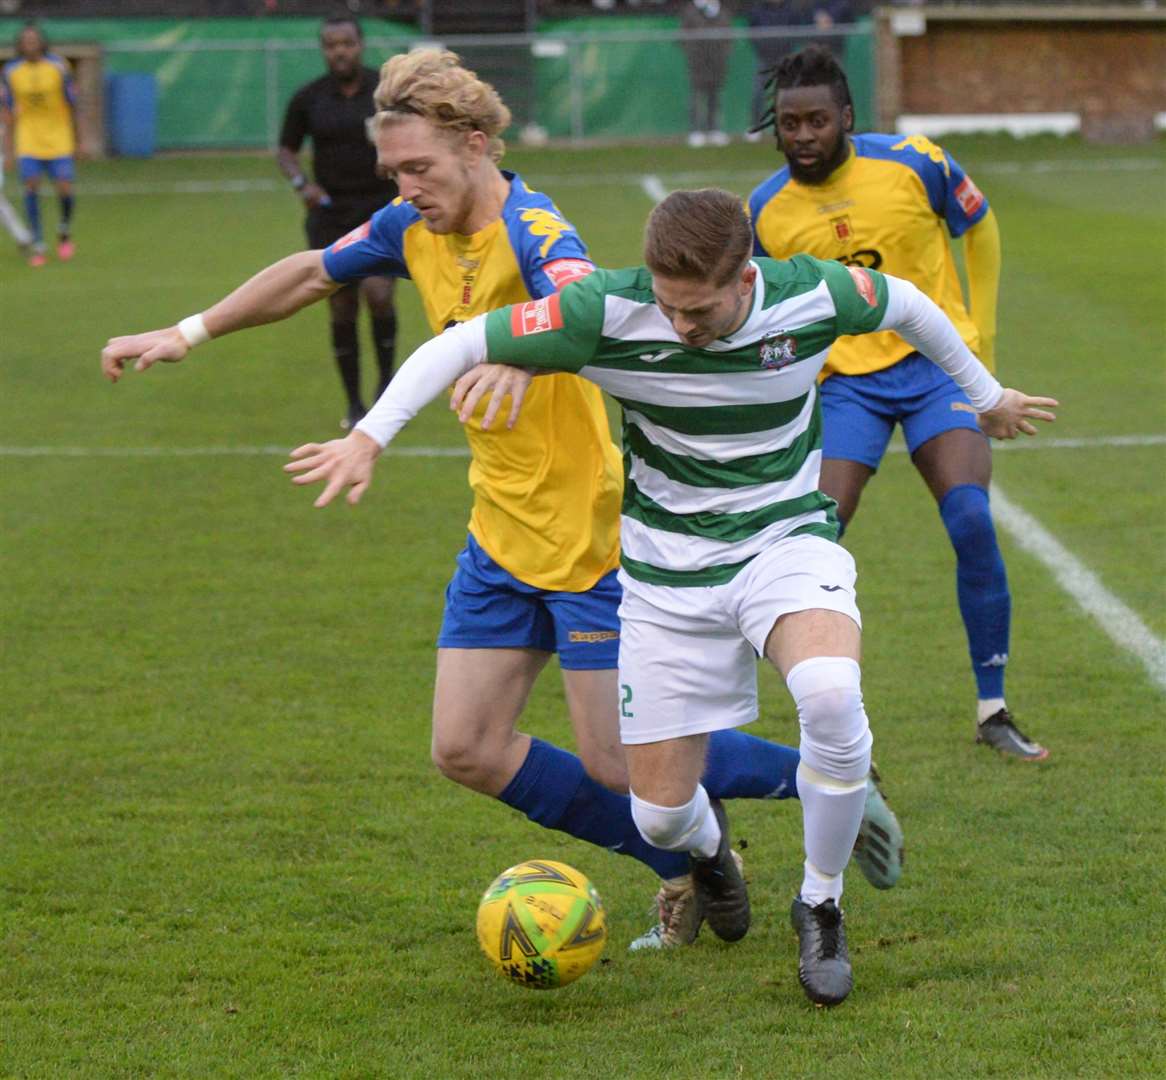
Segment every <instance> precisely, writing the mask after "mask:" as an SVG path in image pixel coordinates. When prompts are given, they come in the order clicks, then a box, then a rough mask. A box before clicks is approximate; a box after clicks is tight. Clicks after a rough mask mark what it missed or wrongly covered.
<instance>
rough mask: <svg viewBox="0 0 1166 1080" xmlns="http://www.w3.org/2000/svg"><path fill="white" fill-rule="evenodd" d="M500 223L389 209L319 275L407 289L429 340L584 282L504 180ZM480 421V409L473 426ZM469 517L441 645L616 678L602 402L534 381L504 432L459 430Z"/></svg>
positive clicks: (608, 455) (563, 381)
mask: <svg viewBox="0 0 1166 1080" xmlns="http://www.w3.org/2000/svg"><path fill="white" fill-rule="evenodd" d="M503 175H504V176H506V178H507V179H508V180H509V182H510V195H509V197H508V198H507V200H506V203H505V205H504V207H503V209H502V214H501V216H500V217H499V219H498V220H496V221H494V222H492V223H491V224H489V225H487V226H486V227H485V228H484V229H481V230H479V231H478V232H476V233H473V234H472V235H469V236H463V235H460V234H457V233H449V234H437V233H433V232H431V231H430V230H429V229H428V228H427V227H426V225H425V222H424V220H423V218H422V217H421V215H420V214H419V213H418V212H417V211H416V210H415V209H414V208H413V207H412V206H410V205H409V204H408V203H406V202H404V201H403V200H401V199H397V200H395V201H394V202H393V203H391V204H390V205H388V206H386V207H385V208H384V209H383V210H380V211H378V212H377V213H376V214H375V215H374V216H373V217H372V219H371V220H370V221H369V222H367V223H366V224H364V225H362V226H360V228H358V229H355V230H354V231H353V232H352V233H350V234H349V235H348V236H346V237H343V238H341V239H340V240H338V241H337V242H336V243H335V244H333V245H332V246H331V247H329V248H327V249H326V251H325V254H324V267H325V270H326V271H327V273H328V275H329V276H330V277H331V278H332V279H333V280H334V281H338V282H349V281H353V280H356V279H358V278H360V277H366V276H368V275H370V274H382V275H390V276H396V277H408V278H411V279H412V280H413V281H414V282H415V283H416V285H417V288H418V292H419V293H420V295H421V299H422V302H423V304H424V307H425V314H426V317H427V320H428V322H429V326H430V329H431V330H432V331H433V332H434V333H435V334H436V333H440V332H441V331H442V330H443V329H445V328H446V327H448V326H450V325H451V324H453V323H458V322H464V321H465V320H467V319H470V318H473V317H474V316H475V315H479V314H482V313H484V312H488V311H493V310H494V309H496V308H499V307H503V306H505V305H506V304H511V303H515V302H519V301H525V300H529V299H531V298H538V297H542V296H546V295H549V294H551V293H554V292H555V291H556V290H557V289H559V288H561V287H562V286H563V285H565V284H567V283H568V282H569V281H572V280H574V279H575V278H577V277H581V276H584V275H586V274H588V273H590V271H591V270H592V268H593V267H592V264H591V261H590V259H589V258H588V256H587V249H586V247H585V246H584V244H583V242H582V240H581V239H580V238H579V235H578V233H577V232H576V231H575V229H574V228H573V227H572V226H571V225H570V223H568V222H567V221H566V220H565V219H564V218H563V217H562V215H561V214H560V213H559V211H558V210H557V209H556V208H555V205H554V203H553V202H551V200H550V199H549V198H547V196H545V195H543V194H541V193H539V192H534V191H530V190H529V189H528V188H527V187H526V185H525V184H524V183H523V182H522V179H521V178H520V177H518V176H517V175H515V174H513V173H509V172H506V173H504V174H503ZM484 408H485V403H483V404H482V405H481V406H480V409H479V415H478V417H477V418H476V419H480V413H481V411H482V410H484ZM465 431H466V435H467V438H468V439H469V443H470V450H471V454H472V461H471V464H470V471H469V479H470V486H471V488H472V489H473V492H474V505H473V509H472V511H471V514H470V521H469V534H470V535H469V540H468V542H467V546H466V549H465V550H464V551H463V552H462V553H461V555H460V556H459V557H458V571H457V573H456V574H455V577H454V580H453V581H452V582H451V584H450V588H449V590H448V591H447V603H446V612H445V618H444V621H443V625H442V632H441V636H440V638H439V640H438V644H439V645H441V646H442V647H448V648H490V647H494V648H503V647H509V648H513V647H527V648H537V649H542V650H544V651H548V652H549V651H557V652H558V653H559V657H560V663H561V664H562V665H563V666H564V667H578V668H606V667H615V666H616V650H617V648H618V628H619V624H618V619H617V617H616V609H617V607H618V603H619V590H618V584H617V583H616V581H615V569H616V567H617V566H618V564H619V505H620V499H621V495H622V480H621V472H622V469H621V464H620V457H619V454H618V452H617V451H616V449H615V446H614V444H613V443H612V441H611V435H610V429H609V427H608V421H607V414H606V411H605V410H604V406H603V400H602V398H601V396H600V393H599V391H598V389H597V388H596V387H595V386H593V385H592V384H590V383H588V382H585V381H584V380H582V379H579V378H577V377H576V376H574V375H551V376H545V377H542V378H539V379H536V380H535V381H534V382H533V383H532V384H531V386H530V389H529V391H528V392H527V395H526V399H525V402H524V404H523V420H522V423H521V424H520V425H518V426H517V427H516V428H514V429H513V430H506V429H498V430H491V431H482V430H481V426H480V424H479V423H470V424H467V425H466V427H465Z"/></svg>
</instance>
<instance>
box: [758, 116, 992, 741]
mask: <svg viewBox="0 0 1166 1080" xmlns="http://www.w3.org/2000/svg"><path fill="white" fill-rule="evenodd" d="M850 143H851V152H850V155H849V157H848V158H847V160H846V161H845V162H844V163H843V164H842V165H841V166H840V167H839V168H837V169H835V170H834V172H832V173H831V174H830V176H829V177H827V178H826V180H825V182H823V183H821V184H803V183H799V182H798V181H796V180H794V179H792V178H791V176H790V172H789V169H788V168H785V169H781V170H780V171H779V172H777V173H775V174H774V175H773V176H771V177H770V178H769V179H768V180H766V181H765V182H764V183H763V184H761V185H760V186H759V187H758V188H757V189H756V190H755V191H754V192H753V195H752V196H751V197H750V200H749V210H750V213H751V215H752V218H753V229H754V239H755V247H756V250H757V251H759V252H762V253H764V254H769V255H773V256H776V257H782V258H784V257H786V256H788V255H791V254H793V253H794V252H798V251H808V252H810V253H812V254H815V255H818V256H820V257H822V258H830V259H837V260H840V261H841V262H844V263H848V264H851V265H855V264H857V265H860V266H866V267H877V268H878V269H879V270H882V271H883V272H885V273H888V274H893V275H895V276H896V277H901V278H906V279H907V280H908V281H911V282H913V283H914V284H915V285H916V286H918V287H919V289H921V290H922V291H923V292H924V293H926V294H927V295H928V296H929V297H931V299H932V300H934V301H935V302H936V303H937V304H938V305H939V306H940V307H941V308H942V309H943V310H944V312H945V313H946V314H947V316H948V317H949V318H950V319H951V321H952V323H954V324H955V326H956V328H957V330H958V331H959V332H960V335H961V336H962V337H963V339H964V341H965V342H967V344H968V346H969V348H971V349H972V351H973V352H976V353H978V354H979V355H980V357H981V359H982V360H983V361H984V364H985V366H987V367H988V368H990V369H991V368H992V367H993V366H994V365H993V360H994V356H993V353H994V345H995V326H996V289H997V284H998V278H999V265H1000V264H999V239H998V232H997V229H996V223H995V218H994V217H993V215H992V213H991V210H990V209H989V207H988V201H987V199H985V198H984V196H983V195H982V194H981V192H980V191H979V189H978V188H977V187H976V185H975V184H974V183H973V182H972V180H971V178H970V177H969V176H968V175H967V174H966V173H965V172H964V171H963V169H961V168H960V166H959V164H958V163H957V162H956V161H955V160H954V159H953V158H952V157H951V156H950V155H948V154H947V153H946V152H945V151H944V150H943V149H941V148H940V147H939V146H936V145H935V144H934V143H933V142H931V141H930V140H928V139H926V138H923V137H922V136H919V135H911V136H906V137H904V136H899V135H857V136H854V137H853V138H851V140H850ZM961 236H966V237H967V241H966V246H965V255H966V260H965V261H966V264H967V270H968V284H969V293H970V295H971V297H972V300H973V302H974V307H973V310H972V312H971V313H969V311H968V308H967V306H966V305H965V303H964V297H963V293H962V291H961V288H960V281H959V277H958V275H957V273H956V267H955V261H954V259H953V256H952V246H951V238H958V237H961ZM973 316H974V318H973ZM825 371H826V373H827V378H826V379H825V381H824V382H823V384H822V388H821V403H822V424H823V433H822V457H823V458H824V459H825V458H832V459H842V460H846V461H855V462H859V463H860V464H863V465H865V466H867V467H868V468H869V469H871V470H872V471H873V470H875V469H877V468H878V466H879V463H880V462H881V461H882V458H883V454H884V453H885V452H886V448H887V444H888V442H889V441H890V437H891V433H892V432H893V430H894V427H895V424H896V423H898V424H901V425H902V428H903V435H904V438H905V440H906V443H907V449H908V451H909V452H910V453H911V454H912V455H914V453H915V452H916V450H918V449H919V448H920V447H921V446H923V445H924V444H925V443H927V442H929V441H930V440H932V439H934V438H936V437H937V436H939V435H942V434H944V433H945V432H947V431H952V430H956V429H966V430H969V431H974V432H977V433H979V425H978V423H977V418H976V414H975V411H974V409H973V408H972V405H971V403H970V402H969V401H968V399H967V397H966V395H964V394H963V393H962V392H961V391H960V390H959V388H958V387H957V386H956V385H955V384H954V383H953V382H952V381H951V379H950V378H949V377H948V376H947V375H946V374H945V373H944V372H942V371H940V369H939V368H938V367H936V366H935V365H934V364H932V363H931V361H930V360H928V359H927V358H926V357H924V356H921V355H920V354H919V353H917V352H915V351H914V350H913V348H912V346H911V345H909V344H908V343H907V342H905V341H904V340H903V339H902V338H900V337H898V336H897V335H896V334H892V333H882V334H870V335H867V336H865V337H862V338H843V339H840V340H839V341H838V342H837V343H836V344H835V345H834V347H833V348H832V349H831V351H830V355H829V357H828V359H827V361H826V368H825ZM937 503H938V508H939V514H940V517H941V519H942V520H943V523H944V527H945V528H946V530H947V532H948V536H949V537H950V539H951V542H952V547H953V549H954V551H955V554H956V592H957V596H958V599H959V608H960V615H961V617H962V619H963V622H964V628H965V630H966V632H967V638H968V650H969V654H970V658H971V661H972V671H973V675H974V677H975V680H976V688H977V693H978V696H979V698H980V701H981V704H982V710H981V711H982V712H984V713H985V715H986V714H987V713H989V712H991V711H992V710H994V709H1001V710H1003V705H1004V667H1005V664H1006V663H1007V660H1008V648H1009V637H1010V629H1011V610H1012V608H1011V603H1012V602H1011V595H1010V592H1009V589H1008V578H1007V574H1006V571H1005V568H1004V561H1003V558H1002V556H1001V554H1000V549H999V544H998V543H997V540H996V533H995V527H994V525H993V523H992V515H991V510H990V507H989V499H988V492H987V490H986V489H985V488H984V487H982V486H980V485H979V484H976V483H968V482H964V483H957V484H954V485H953V486H951V487H949V488H948V489H947V490H946V491H945V492H943V493H942V494H940V495H939V496H938V498H937ZM1004 715H1007V713H1006V710H1004ZM982 719H984V717H983V716H981V720H982ZM1008 722H1009V723H1011V721H1008Z"/></svg>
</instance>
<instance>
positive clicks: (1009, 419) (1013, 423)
mask: <svg viewBox="0 0 1166 1080" xmlns="http://www.w3.org/2000/svg"><path fill="white" fill-rule="evenodd" d="M1058 405H1060V402H1059V401H1057V399H1056V398H1051V397H1029V396H1028V395H1027V394H1024V393H1021V392H1020V391H1019V390H1012V389H1005V391H1004V396H1003V397H1002V398H1001V399H1000V403H999V404H998V405H997V406H996V408H994V409H989V410H988V411H987V412H982V413H980V415H979V422H980V430H981V431H982V432H983V433H984V434H985V435H987V436H989V437H990V438H993V439H1015V438H1016V436H1017V435H1019V434H1020V433H1021V432H1023V433H1024V434H1025V435H1035V434H1036V428H1035V427H1033V425H1032V424H1031V423H1030V420H1044V421H1045V422H1046V423H1049V424H1051V423H1052V422H1053V421H1054V420H1056V418H1057V417H1056V414H1055V413H1051V412H1049V411H1048V410H1047V409H1045V408H1042V407H1041V406H1048V407H1049V408H1053V409H1055V408H1056V407H1057V406H1058Z"/></svg>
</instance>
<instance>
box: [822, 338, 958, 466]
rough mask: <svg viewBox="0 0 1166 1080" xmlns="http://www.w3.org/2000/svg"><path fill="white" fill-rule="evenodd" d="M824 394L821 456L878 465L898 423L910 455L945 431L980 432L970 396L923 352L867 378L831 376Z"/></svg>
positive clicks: (860, 376)
mask: <svg viewBox="0 0 1166 1080" xmlns="http://www.w3.org/2000/svg"><path fill="white" fill-rule="evenodd" d="M820 391H821V395H822V428H823V430H822V456H823V457H825V458H844V459H845V460H847V461H858V462H861V463H862V464H863V465H867V466H869V467H870V468H872V469H877V468H878V467H879V462H881V461H882V460H883V454H885V453H886V451H887V443H888V442H890V440H891V432H892V431H894V428H895V424H896V423H899V424H902V425H903V436H904V438H906V440H907V449H908V451H910V452H911V453H912V454H913V453H915V451H916V450H918V449H919V447H921V446H922V445H923V444H924V443H925V442H927V441H928V440H929V439H934V438H935V436H936V435H942V434H943V433H944V432H945V431H953V430H955V429H957V428H967V429H968V430H969V431H979V430H980V426H979V424H978V423H977V422H976V411H975V409H973V408H972V403H971V402H970V401H969V400H968V397H967V395H966V394H965V393H964V392H963V391H962V390H961V389H960V388H959V387H958V386H956V384H955V383H954V382H953V381H952V378H951V376H950V375H948V374H947V372H946V371H944V370H943V369H942V368H940V367H939V366H938V365H936V364H933V363H932V362H931V361H930V360H928V359H927V357H925V356H921V355H920V354H919V353H917V352H915V353H911V355H910V356H905V357H904V358H903V359H902V360H900V361H899V362H898V363H897V364H892V365H891V366H890V367H889V368H884V369H883V370H882V371H874V372H871V374H869V375H831V376H830V377H829V378H828V379H827V380H826V381H825V382H824V383H822V386H821V387H820Z"/></svg>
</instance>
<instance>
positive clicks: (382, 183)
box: [279, 67, 397, 428]
mask: <svg viewBox="0 0 1166 1080" xmlns="http://www.w3.org/2000/svg"><path fill="white" fill-rule="evenodd" d="M358 70H359V73H360V81H359V85H358V89H357V90H356V92H355V93H353V94H346V93H345V92H344V90H343V89H342V87H341V82H340V80H339V79H337V78H336V76H335V75H333V74H332V73H331V72H329V73H328V74H326V75H323V76H321V77H320V78H318V79H314V80H313V81H312V82H310V83H307V84H306V85H305V86H302V87H300V89H299V90H297V91H296V93H295V96H294V97H293V98H292V99H291V101H290V102H289V103H288V107H287V113H286V115H285V116H284V121H283V130H282V131H281V132H280V136H279V145H280V147H281V148H282V149H285V150H290V151H291V152H292V153H293V154H299V152H300V148H301V147H302V146H303V144H304V140H305V139H311V140H312V173H313V176H314V179H315V183H316V185H317V186H318V187H320V188H322V189H323V190H324V191H325V192H326V194H327V200H326V201H325V202H322V203H320V204H318V205H316V206H313V207H310V208H309V209H308V216H307V219H306V220H305V222H304V228H305V231H306V232H307V235H308V247H309V248H313V249H315V248H325V247H327V246H328V245H329V244H332V243H334V242H335V241H337V240H339V239H340V238H341V237H342V236H344V235H345V234H346V233H349V232H351V231H352V230H353V229H355V228H356V227H357V226H358V225H362V224H364V222H366V221H368V219H369V218H370V217H372V216H373V214H375V213H376V212H377V211H378V210H379V209H380V208H381V207H382V206H385V205H386V204H387V203H388V202H389V201H390V200H391V199H393V198H395V197H396V194H397V185H396V184H394V183H393V182H392V181H390V180H383V179H381V178H380V177H379V176H377V171H376V160H377V156H376V150H375V148H374V147H373V145H372V144H371V143H370V142H369V139H368V132H367V130H366V127H365V121H366V120H367V119H368V118H369V117H370V116H372V115H373V113H374V112H375V111H376V106H375V105H374V104H373V91H374V90H376V87H377V82H378V79H379V75H378V73H377V72H376V71H375V70H374V69H373V68H368V67H360V68H359V69H358ZM300 186H301V187H302V186H303V184H302V181H301V182H300ZM369 284H372V282H370V283H369ZM386 287H387V286H386ZM341 299H342V298H341V297H340V296H339V295H337V296H334V297H333V298H332V301H331V305H332V351H333V353H334V354H335V356H336V364H337V366H338V368H339V371H340V379H341V382H342V383H343V384H344V392H345V395H346V396H347V398H348V412H347V415H346V416H345V418H344V419H343V420H342V421H341V426H342V427H345V428H349V427H351V426H352V425H353V424H354V423H356V421H358V420H359V419H360V417H361V416H362V415H364V403H363V400H362V398H361V393H360V346H359V343H358V337H357V329H356V322H355V321H349V317H348V316H346V315H340V314H339V312H340V311H342V310H344V308H343V307H339V308H338V307H337V304H338V303H339V301H340V300H341ZM366 299H367V297H366ZM348 310H350V311H351V313H352V318H353V320H354V319H355V314H356V312H355V309H353V308H349V309H348ZM370 314H372V331H373V343H374V345H375V347H376V352H377V366H378V368H379V371H380V376H379V379H378V382H377V396H379V395H380V393H381V391H382V390H383V389H384V387H385V385H386V384H387V383H388V381H389V379H390V378H392V374H393V365H394V352H395V343H396V336H397V319H396V313H395V311H394V310H393V308H392V304H391V294H389V306H388V310H387V311H384V312H381V313H380V314H379V315H378V314H373V313H372V312H371V311H370Z"/></svg>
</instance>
